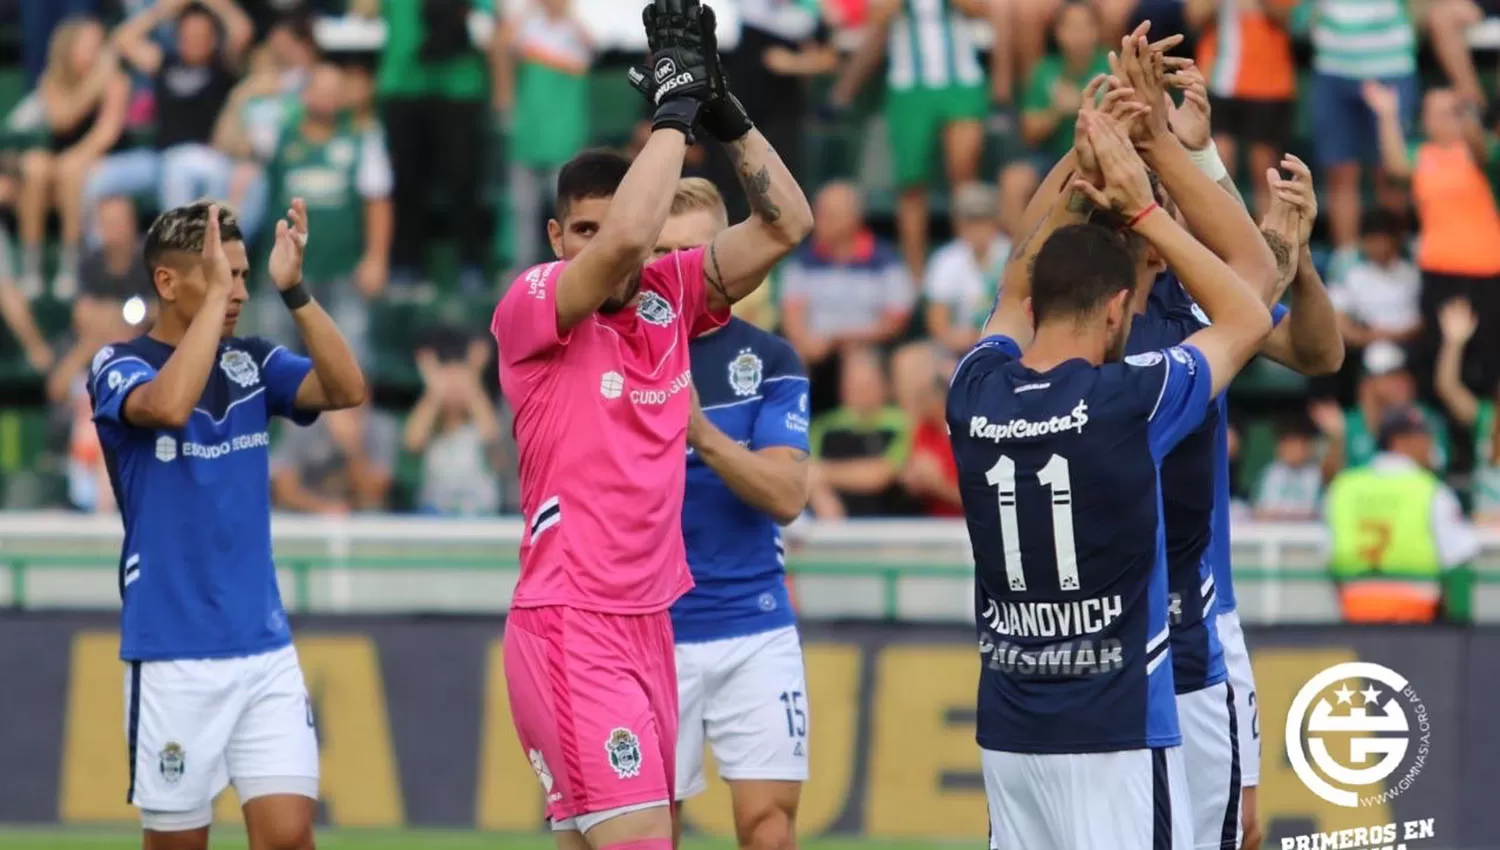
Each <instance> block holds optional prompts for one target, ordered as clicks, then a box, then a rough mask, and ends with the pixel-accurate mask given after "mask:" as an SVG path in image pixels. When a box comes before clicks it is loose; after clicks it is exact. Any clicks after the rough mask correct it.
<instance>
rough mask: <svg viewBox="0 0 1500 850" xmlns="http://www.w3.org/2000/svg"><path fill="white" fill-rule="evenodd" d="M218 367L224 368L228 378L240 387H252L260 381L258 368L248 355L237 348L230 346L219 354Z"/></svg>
mask: <svg viewBox="0 0 1500 850" xmlns="http://www.w3.org/2000/svg"><path fill="white" fill-rule="evenodd" d="M219 368H220V369H223V370H224V374H225V375H227V376H228V377H229V380H231V381H234V382H235V383H236V384H239V385H240V386H242V387H253V386H255V385H256V384H258V383H260V368H259V367H257V366H256V365H255V361H254V360H253V359H251V357H250V355H248V354H246V353H245V352H243V351H240V350H238V349H234V348H231V349H229V350H228V351H226V352H224V353H223V354H221V355H219Z"/></svg>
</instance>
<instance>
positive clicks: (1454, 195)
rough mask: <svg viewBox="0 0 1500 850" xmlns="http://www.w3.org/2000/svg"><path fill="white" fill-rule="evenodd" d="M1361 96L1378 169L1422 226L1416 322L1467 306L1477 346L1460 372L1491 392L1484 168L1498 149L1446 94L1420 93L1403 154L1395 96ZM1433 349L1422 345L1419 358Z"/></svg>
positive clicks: (1493, 325) (1489, 220) (1496, 239)
mask: <svg viewBox="0 0 1500 850" xmlns="http://www.w3.org/2000/svg"><path fill="white" fill-rule="evenodd" d="M1365 97H1366V99H1367V100H1368V101H1369V103H1370V107H1371V108H1372V109H1374V110H1375V112H1376V114H1377V115H1379V116H1380V124H1379V126H1380V150H1381V155H1382V157H1383V158H1384V160H1385V167H1386V169H1387V170H1388V171H1389V172H1390V173H1391V174H1392V175H1394V176H1396V177H1399V178H1402V179H1406V180H1410V182H1411V189H1412V197H1413V199H1414V201H1415V205H1416V210H1417V218H1418V220H1419V221H1420V222H1421V228H1422V229H1421V233H1420V234H1419V235H1418V238H1419V244H1420V247H1419V249H1418V251H1417V266H1418V267H1419V268H1421V270H1422V297H1421V307H1422V318H1423V321H1424V323H1425V324H1426V325H1427V327H1429V328H1431V327H1434V326H1436V321H1435V318H1436V316H1437V311H1438V308H1439V306H1440V305H1442V304H1443V303H1445V302H1446V301H1448V300H1449V299H1451V298H1455V297H1462V298H1467V299H1469V300H1470V301H1472V302H1473V303H1474V305H1475V307H1476V310H1477V312H1478V315H1479V323H1480V330H1479V337H1478V339H1479V344H1478V345H1475V346H1473V347H1472V348H1471V349H1470V350H1469V352H1468V354H1467V357H1466V361H1467V362H1466V363H1465V371H1466V372H1468V373H1469V376H1468V379H1469V380H1470V382H1471V383H1472V384H1473V385H1474V386H1494V385H1495V383H1496V381H1497V380H1500V291H1497V288H1500V208H1497V207H1496V204H1495V190H1494V187H1493V186H1491V185H1490V181H1489V178H1488V176H1487V175H1486V173H1485V170H1486V169H1487V168H1489V167H1491V166H1493V165H1494V164H1495V163H1496V162H1500V159H1497V157H1496V153H1497V152H1500V151H1497V148H1496V145H1495V144H1494V141H1493V139H1491V138H1490V137H1489V136H1488V134H1487V133H1486V132H1485V130H1484V128H1483V127H1481V126H1480V124H1479V119H1478V115H1477V114H1476V112H1475V110H1474V109H1473V108H1472V107H1467V106H1465V105H1464V104H1463V102H1462V101H1460V100H1459V99H1458V95H1456V94H1454V92H1453V90H1452V89H1446V88H1438V89H1432V90H1430V91H1428V92H1427V95H1426V97H1425V98H1424V99H1423V102H1422V131H1423V134H1424V135H1425V137H1426V139H1425V141H1423V142H1422V143H1420V144H1418V145H1415V146H1414V147H1413V149H1411V150H1410V151H1409V150H1408V148H1407V144H1406V140H1405V138H1404V137H1403V136H1402V135H1401V132H1400V131H1401V125H1400V118H1399V115H1398V110H1399V108H1400V105H1399V103H1398V102H1397V101H1398V98H1399V97H1401V95H1399V94H1398V93H1397V92H1396V91H1395V90H1394V89H1391V88H1387V87H1385V86H1381V85H1378V84H1375V83H1371V84H1369V85H1367V86H1366V87H1365ZM1434 347H1435V346H1434V345H1427V346H1424V347H1423V353H1424V354H1430V353H1431V351H1432V349H1433V348H1434ZM1427 362H1430V361H1426V360H1424V365H1425V363H1427Z"/></svg>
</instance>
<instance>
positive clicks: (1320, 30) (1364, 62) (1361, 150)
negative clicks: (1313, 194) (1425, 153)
mask: <svg viewBox="0 0 1500 850" xmlns="http://www.w3.org/2000/svg"><path fill="white" fill-rule="evenodd" d="M1312 10H1313V24H1312V39H1313V71H1314V74H1313V81H1312V91H1311V92H1310V93H1309V97H1310V99H1311V106H1312V110H1311V114H1312V122H1313V126H1312V137H1313V140H1314V143H1315V144H1316V145H1317V153H1318V158H1319V160H1320V161H1321V164H1322V166H1323V168H1324V170H1325V171H1326V172H1327V177H1326V182H1325V185H1326V186H1327V187H1328V189H1327V192H1328V203H1327V205H1326V206H1327V209H1328V229H1329V236H1330V237H1331V240H1332V242H1333V248H1334V257H1333V262H1332V264H1331V266H1330V273H1329V279H1331V280H1334V281H1337V280H1339V279H1340V278H1342V277H1343V275H1344V272H1345V271H1347V270H1348V268H1349V266H1350V265H1352V264H1353V263H1354V261H1355V259H1356V258H1357V256H1358V247H1357V243H1358V241H1359V208H1360V197H1359V192H1360V166H1361V165H1366V166H1370V165H1375V164H1376V163H1377V162H1379V161H1380V160H1379V159H1378V158H1377V154H1378V153H1379V152H1380V151H1379V148H1377V146H1376V134H1377V131H1378V127H1377V124H1376V120H1375V116H1374V114H1373V113H1372V112H1371V108H1370V106H1368V105H1367V104H1366V101H1365V99H1364V97H1363V96H1362V94H1361V88H1362V86H1363V84H1364V82H1366V81H1371V80H1378V81H1379V82H1381V83H1384V84H1385V85H1388V86H1391V87H1393V88H1394V90H1395V92H1396V94H1397V96H1396V97H1395V98H1394V99H1393V101H1394V102H1393V104H1392V117H1393V118H1394V119H1395V122H1396V123H1395V126H1396V127H1398V128H1399V129H1400V130H1401V131H1402V133H1403V135H1404V133H1405V132H1406V131H1409V130H1410V129H1411V126H1412V121H1413V119H1414V118H1415V116H1416V107H1417V34H1416V27H1415V26H1414V25H1413V22H1412V19H1411V15H1410V12H1409V11H1408V9H1407V4H1406V3H1403V2H1401V0H1313V4H1312ZM1365 88H1368V87H1365Z"/></svg>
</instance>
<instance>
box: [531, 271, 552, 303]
mask: <svg viewBox="0 0 1500 850" xmlns="http://www.w3.org/2000/svg"><path fill="white" fill-rule="evenodd" d="M555 265H557V263H548V264H547V265H545V266H537V267H536V268H534V269H532V270H531V271H529V272H527V273H526V294H527V295H530V296H531V297H532V298H535V299H537V300H538V301H540V300H542V299H544V298H546V297H547V275H549V274H551V273H552V267H553V266H555Z"/></svg>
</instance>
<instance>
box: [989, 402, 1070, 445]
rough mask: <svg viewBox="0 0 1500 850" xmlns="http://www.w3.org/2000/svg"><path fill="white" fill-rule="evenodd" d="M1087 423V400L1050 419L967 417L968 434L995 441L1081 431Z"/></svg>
mask: <svg viewBox="0 0 1500 850" xmlns="http://www.w3.org/2000/svg"><path fill="white" fill-rule="evenodd" d="M1087 424H1089V405H1088V402H1086V401H1083V400H1081V399H1080V400H1079V402H1078V403H1077V404H1076V405H1074V406H1073V409H1072V410H1071V411H1070V412H1068V413H1067V414H1065V415H1063V416H1054V417H1052V418H1050V419H1035V420H1033V419H1023V418H1021V417H1017V418H1015V419H1012V420H1010V421H1009V422H991V421H990V420H989V418H988V417H985V416H970V417H969V436H970V437H972V438H973V439H976V440H992V441H994V442H996V443H998V442H1000V441H1001V440H1024V439H1029V438H1031V437H1044V436H1046V435H1048V434H1061V433H1063V432H1065V431H1077V432H1078V433H1080V434H1082V433H1083V426H1085V425H1087Z"/></svg>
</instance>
